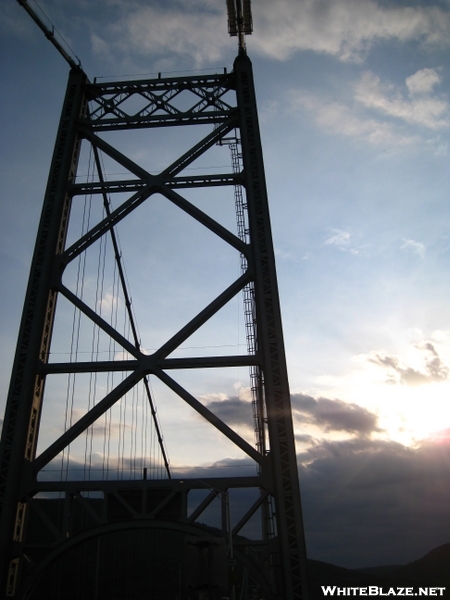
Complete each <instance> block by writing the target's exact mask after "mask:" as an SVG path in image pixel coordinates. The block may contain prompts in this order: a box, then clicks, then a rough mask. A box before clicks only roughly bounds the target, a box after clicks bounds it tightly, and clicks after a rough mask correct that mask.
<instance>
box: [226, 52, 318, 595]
mask: <svg viewBox="0 0 450 600" xmlns="http://www.w3.org/2000/svg"><path fill="white" fill-rule="evenodd" d="M234 70H235V74H236V91H237V100H238V109H239V115H240V131H241V139H242V154H243V164H244V177H245V187H246V191H247V202H248V213H249V227H250V238H251V246H252V254H253V267H254V272H255V273H254V285H255V300H256V312H257V315H256V316H257V343H258V350H259V353H260V356H261V357H262V363H263V366H262V371H263V378H264V390H265V402H266V409H267V421H268V431H269V440H270V450H269V452H270V459H271V464H272V475H273V477H274V486H275V494H274V496H275V506H276V508H275V510H276V524H277V535H278V544H279V553H280V558H281V565H280V566H281V581H282V588H283V589H282V590H281V594H280V596H279V597H280V599H281V598H283V599H286V600H291V599H292V600H293V599H295V600H300V599H303V600H306V598H307V586H306V550H305V541H304V532H303V519H302V509H301V501H300V490H299V482H298V470H297V463H296V452H295V442H294V433H293V425H292V412H291V402H290V393H289V383H288V377H287V368H286V358H285V353H284V342H283V332H282V325H281V312H280V304H279V297H278V287H277V276H276V270H275V257H274V251H273V243H272V235H271V227H270V218H269V208H268V201H267V190H266V183H265V174H264V164H263V158H262V148H261V139H260V133H259V125H258V115H257V109H256V96H255V89H254V83H253V72H252V64H251V61H250V59H249V58H248V56H247V55H246V53H245V52H244V51H241V52H240V54H239V56H238V57H237V58H236V60H235V62H234ZM279 593H280V592H279Z"/></svg>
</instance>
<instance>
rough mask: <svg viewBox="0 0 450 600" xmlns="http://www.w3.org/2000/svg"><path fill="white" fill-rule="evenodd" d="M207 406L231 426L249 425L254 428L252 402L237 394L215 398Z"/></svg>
mask: <svg viewBox="0 0 450 600" xmlns="http://www.w3.org/2000/svg"><path fill="white" fill-rule="evenodd" d="M207 407H208V408H209V410H210V411H211V412H213V413H214V414H215V415H216V416H217V417H219V419H221V420H222V421H224V422H225V423H226V424H227V425H230V426H247V427H250V428H252V429H253V409H252V403H251V402H247V401H245V400H241V399H240V398H238V397H237V396H232V397H231V398H226V399H225V400H213V401H211V402H208V403H207Z"/></svg>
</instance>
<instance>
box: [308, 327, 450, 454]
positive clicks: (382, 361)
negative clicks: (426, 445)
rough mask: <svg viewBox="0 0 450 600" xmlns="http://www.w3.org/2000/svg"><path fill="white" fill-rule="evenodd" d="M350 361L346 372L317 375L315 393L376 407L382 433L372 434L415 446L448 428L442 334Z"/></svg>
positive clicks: (449, 359)
mask: <svg viewBox="0 0 450 600" xmlns="http://www.w3.org/2000/svg"><path fill="white" fill-rule="evenodd" d="M354 364H355V367H354V368H353V369H352V370H351V371H350V372H349V373H348V374H347V375H345V376H342V377H329V376H324V377H320V378H318V380H317V382H316V383H317V386H318V389H319V390H320V391H318V392H317V393H318V394H320V395H322V394H324V395H325V394H326V395H328V396H334V397H338V398H340V399H342V400H344V401H345V402H350V403H354V404H357V405H359V406H362V407H365V408H367V409H368V410H371V411H375V412H376V414H377V415H378V425H379V427H380V429H381V430H384V431H385V433H383V434H381V435H376V437H380V439H383V438H386V437H387V439H390V440H392V441H396V442H399V443H401V444H405V445H407V446H414V445H415V444H417V443H419V442H420V441H423V440H425V439H428V438H432V437H433V436H435V435H436V434H437V432H440V431H442V430H443V429H445V428H448V427H450V409H449V408H448V406H449V405H448V398H449V396H450V379H449V365H450V342H449V339H448V336H446V335H445V332H435V333H434V334H433V335H432V336H431V340H425V339H422V340H421V341H420V342H418V343H417V342H416V343H410V344H409V345H407V346H404V347H403V351H402V354H401V355H400V356H399V355H395V354H389V353H386V352H383V351H372V352H370V353H368V354H362V355H359V356H356V357H354ZM317 393H316V395H317Z"/></svg>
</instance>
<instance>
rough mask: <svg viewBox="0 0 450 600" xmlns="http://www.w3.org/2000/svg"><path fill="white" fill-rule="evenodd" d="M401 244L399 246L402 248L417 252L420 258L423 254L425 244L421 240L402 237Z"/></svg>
mask: <svg viewBox="0 0 450 600" xmlns="http://www.w3.org/2000/svg"><path fill="white" fill-rule="evenodd" d="M402 242H403V244H402V245H401V246H400V248H401V249H402V250H411V251H412V252H414V253H415V254H418V255H419V256H420V257H421V258H424V256H425V245H424V244H422V242H416V241H415V240H408V239H403V240H402Z"/></svg>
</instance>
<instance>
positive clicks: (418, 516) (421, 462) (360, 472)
mask: <svg viewBox="0 0 450 600" xmlns="http://www.w3.org/2000/svg"><path fill="white" fill-rule="evenodd" d="M449 439H450V438H448V439H447V441H449ZM298 462H299V475H300V486H301V494H302V503H303V515H304V522H305V531H306V541H307V548H308V555H309V557H310V558H313V559H317V560H323V561H327V562H331V563H334V564H337V565H341V566H344V567H349V568H359V567H364V566H376V565H383V564H402V563H407V562H410V561H413V560H416V559H418V558H420V557H421V556H423V555H424V554H426V553H427V552H428V551H430V550H431V549H433V548H435V547H437V546H439V545H441V544H444V543H447V542H448V541H449V540H450V444H449V443H447V444H446V443H444V438H443V437H442V443H431V442H430V443H427V444H423V445H422V446H421V447H420V448H417V449H412V448H407V447H404V446H402V445H401V444H398V443H396V442H392V441H383V440H370V439H368V438H354V439H351V440H345V441H338V442H332V441H320V440H315V443H313V444H312V445H311V447H310V449H309V450H308V452H305V453H304V454H302V455H299V457H298ZM246 464H248V460H247V461H237V460H235V459H231V458H226V459H223V460H221V461H219V462H217V463H214V464H212V465H211V466H210V467H208V468H206V467H205V468H204V469H199V468H198V467H197V468H195V469H190V470H189V469H186V470H184V471H183V472H184V476H185V477H196V478H199V479H202V478H203V477H212V476H215V475H219V473H222V474H223V470H224V469H225V470H226V471H228V472H229V474H230V475H231V474H236V475H238V474H239V473H241V474H242V467H243V466H245V465H246ZM251 494H254V490H248V491H246V490H240V492H239V496H238V497H236V498H234V496H233V495H232V498H231V512H232V519H233V520H234V521H236V520H237V519H238V517H239V515H240V514H241V513H242V510H243V507H244V506H246V505H247V502H248V501H249V499H250V496H251ZM247 496H248V498H247ZM217 510H218V508H217V507H216V508H214V507H212V508H211V512H210V513H208V514H205V516H204V522H208V520H210V522H211V524H212V523H213V522H214V521H213V517H214V518H216V517H217V514H216V513H217ZM252 527H253V528H254V529H255V531H256V530H257V524H256V521H255V522H254V523H253V524H252ZM246 534H247V535H251V528H250V530H249V531H247V532H246Z"/></svg>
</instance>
